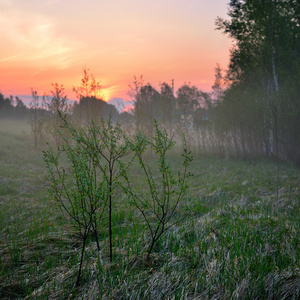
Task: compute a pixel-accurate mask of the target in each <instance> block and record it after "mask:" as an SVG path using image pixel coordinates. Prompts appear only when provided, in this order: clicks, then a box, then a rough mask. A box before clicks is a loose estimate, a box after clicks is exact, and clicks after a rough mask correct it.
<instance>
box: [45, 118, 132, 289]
mask: <svg viewBox="0 0 300 300" xmlns="http://www.w3.org/2000/svg"><path fill="white" fill-rule="evenodd" d="M62 119H63V121H64V125H63V126H62V127H63V129H65V130H64V131H67V132H68V133H69V136H70V137H69V138H67V137H66V135H65V134H64V135H62V134H61V133H59V134H61V137H62V139H63V141H64V143H63V145H62V146H61V147H60V148H58V151H57V152H54V151H53V149H52V148H51V147H49V149H48V151H45V152H44V161H45V162H46V165H47V169H48V174H49V177H50V181H51V185H50V188H49V192H50V195H51V196H52V197H53V198H54V200H55V201H56V202H57V203H58V204H59V206H60V207H61V209H62V210H63V211H64V212H65V213H66V214H67V216H68V217H69V219H70V220H71V221H72V224H73V226H74V227H75V228H76V230H77V231H78V232H79V233H80V236H81V238H82V240H83V245H82V252H81V258H80V266H79V271H78V277H77V284H79V279H80V273H81V268H82V262H83V257H84V251H85V246H86V240H87V238H88V236H89V235H90V234H91V233H93V234H94V235H95V239H96V243H97V249H98V251H99V250H100V246H99V239H98V231H99V228H98V227H99V223H100V220H101V218H102V216H103V215H104V213H105V212H106V207H107V206H108V220H109V224H108V228H109V245H110V247H109V249H110V261H112V248H113V245H112V207H113V206H112V205H113V194H114V191H115V189H116V187H117V185H118V179H119V177H120V172H118V169H119V164H121V162H120V158H122V157H123V156H125V155H127V154H128V153H129V152H130V149H129V146H128V144H127V142H126V139H125V138H123V132H122V130H121V127H120V125H119V124H113V123H112V121H111V120H110V119H109V120H108V121H104V120H102V121H101V122H100V125H96V124H95V123H94V122H93V121H91V123H90V124H89V126H88V128H87V130H84V129H83V128H79V129H76V128H75V127H74V126H72V125H71V124H70V123H69V122H68V121H67V120H66V118H65V117H63V118H62ZM62 154H65V156H66V162H67V163H66V166H64V165H63V163H62V161H61V156H62ZM122 165H123V169H124V164H122Z"/></svg>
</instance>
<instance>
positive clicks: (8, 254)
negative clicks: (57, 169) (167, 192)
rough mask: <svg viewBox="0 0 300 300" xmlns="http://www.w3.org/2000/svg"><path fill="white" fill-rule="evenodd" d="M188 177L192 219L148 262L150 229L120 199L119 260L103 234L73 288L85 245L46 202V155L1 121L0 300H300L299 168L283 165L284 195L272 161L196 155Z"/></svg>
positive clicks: (19, 124)
mask: <svg viewBox="0 0 300 300" xmlns="http://www.w3.org/2000/svg"><path fill="white" fill-rule="evenodd" d="M170 159H171V160H173V161H174V163H176V160H177V157H176V155H175V154H173V156H172V157H170ZM190 171H191V172H192V173H193V174H194V175H193V176H192V177H190V178H189V184H190V191H189V194H188V197H186V199H185V201H187V202H188V204H189V207H190V213H189V215H188V217H186V218H185V219H184V220H183V221H182V222H180V223H178V224H175V225H174V226H173V227H171V228H170V229H169V230H168V231H167V232H165V235H163V236H162V238H161V239H159V240H158V242H157V243H156V245H155V248H154V250H153V252H152V254H151V259H150V260H148V259H147V258H146V248H147V241H148V233H147V227H146V226H145V224H144V222H143V220H142V218H141V216H140V214H139V213H138V212H137V210H136V209H135V208H134V207H133V206H131V205H130V203H129V202H128V201H126V197H124V195H123V193H122V192H121V191H117V194H116V199H117V200H116V201H115V203H114V209H113V216H112V219H113V245H114V248H113V261H112V262H110V260H109V245H108V244H109V243H108V235H107V227H106V226H103V230H101V232H100V251H97V247H96V243H95V240H94V239H93V237H90V238H89V240H88V244H87V249H86V253H85V258H84V269H83V274H82V279H81V284H80V285H79V286H75V281H76V275H77V269H78V265H79V258H80V249H81V246H80V243H81V242H80V240H79V239H78V237H77V235H76V232H74V229H73V228H72V227H71V226H70V223H69V222H68V221H67V220H66V218H65V217H64V215H63V212H62V211H61V210H60V209H59V207H58V206H57V205H56V204H55V203H54V201H53V199H51V197H49V195H48V193H47V188H48V187H49V184H50V182H49V180H48V177H47V171H46V168H45V163H44V162H43V154H42V151H41V150H39V151H36V150H34V143H33V138H32V137H31V135H30V131H29V127H28V125H27V124H26V122H23V121H7V120H0V259H1V260H0V298H1V299H299V298H300V238H299V236H300V234H299V232H300V230H299V229H300V190H299V189H300V169H298V168H296V167H294V166H292V165H289V164H287V163H284V162H280V173H279V186H278V194H277V165H276V162H274V161H268V160H248V161H242V160H224V159H215V158H204V157H198V156H194V160H193V162H192V164H191V166H190ZM133 174H136V176H137V177H138V176H139V172H138V170H134V171H133ZM137 180H138V179H137ZM105 221H106V220H104V223H105Z"/></svg>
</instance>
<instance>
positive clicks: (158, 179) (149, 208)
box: [123, 121, 193, 259]
mask: <svg viewBox="0 0 300 300" xmlns="http://www.w3.org/2000/svg"><path fill="white" fill-rule="evenodd" d="M154 132H155V136H154V137H153V141H152V142H151V141H149V140H148V139H147V137H146V136H145V135H144V134H142V133H141V132H139V133H138V134H137V135H136V136H135V140H134V141H133V142H132V143H131V149H132V151H133V153H134V154H135V156H136V157H137V160H138V162H139V165H140V167H141V168H142V170H143V171H144V176H145V178H146V182H147V186H148V191H147V192H146V191H144V190H143V191H142V192H141V193H138V192H137V191H136V189H135V188H134V186H133V183H132V182H131V180H130V179H129V177H128V176H127V173H126V172H123V177H124V179H125V181H126V186H123V188H124V191H125V193H126V194H127V195H128V196H129V198H130V199H131V201H132V204H133V205H134V206H135V207H137V209H138V210H139V211H140V212H141V214H142V216H143V218H144V220H145V222H146V224H147V227H148V230H149V232H150V236H151V241H150V244H149V247H148V250H147V251H148V259H149V256H150V254H151V252H152V249H153V247H154V245H155V243H156V242H157V241H158V239H159V238H160V237H161V236H162V235H163V233H164V232H166V231H167V230H168V229H170V228H171V227H172V226H174V225H175V224H177V223H178V222H179V221H181V220H182V219H184V218H185V217H186V215H187V214H186V213H184V214H183V216H177V218H175V215H176V214H177V213H178V209H179V206H180V204H181V202H182V200H183V198H184V196H185V195H186V193H187V190H188V184H187V182H186V179H187V177H188V176H190V173H188V172H187V168H188V166H189V164H190V163H191V161H192V160H193V158H192V155H191V152H190V151H188V149H187V146H186V142H185V141H184V147H183V154H182V156H183V158H184V161H183V170H182V173H181V172H180V171H179V172H178V174H177V175H175V174H174V171H172V168H171V166H170V164H169V163H168V161H167V153H168V151H170V149H171V148H172V147H173V146H174V145H175V142H174V141H172V140H171V139H170V138H169V136H168V134H167V132H166V130H163V129H161V128H160V127H159V125H158V123H157V122H156V121H155V122H154ZM148 146H150V147H151V149H152V150H153V151H154V153H155V156H156V158H157V167H158V173H159V175H158V176H154V174H153V171H152V169H151V166H150V164H149V163H148V162H147V161H146V159H145V158H144V153H145V151H146V150H147V147H148Z"/></svg>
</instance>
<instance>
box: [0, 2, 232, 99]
mask: <svg viewBox="0 0 300 300" xmlns="http://www.w3.org/2000/svg"><path fill="white" fill-rule="evenodd" d="M228 2H229V1H228V0H114V1H112V0H85V1H83V0H72V1H68V0H43V1H40V0H26V1H24V0H0V40H1V47H0V92H2V93H3V94H4V95H5V96H9V95H11V94H12V95H14V96H17V95H19V96H21V98H22V95H30V90H31V88H34V89H35V90H37V91H38V92H39V93H40V94H43V93H44V92H46V93H49V92H50V90H51V83H52V82H53V83H54V82H57V83H59V84H64V86H65V89H66V92H67V95H68V97H69V98H70V99H75V95H74V93H73V92H72V86H78V85H79V84H80V79H81V77H82V73H83V72H82V68H83V67H86V68H88V69H90V71H91V73H93V74H94V76H95V78H96V80H98V81H100V83H101V85H102V87H103V94H104V96H105V98H106V100H109V99H111V98H114V97H119V98H123V99H125V100H130V99H129V97H128V96H127V92H128V90H129V87H128V85H129V84H131V83H132V80H133V76H134V75H137V76H140V75H143V76H144V79H145V82H150V83H151V84H152V85H154V86H155V87H156V88H159V82H163V81H166V82H169V83H171V79H174V80H175V88H178V87H180V86H181V85H182V84H183V83H184V82H191V84H193V85H196V86H197V87H198V88H200V89H202V90H205V91H209V90H210V87H211V86H212V84H213V80H214V68H215V66H216V63H220V65H221V67H223V68H226V67H227V63H228V57H229V48H230V45H231V42H230V40H229V39H228V37H226V36H224V35H223V34H221V32H220V31H216V30H214V28H215V25H214V21H215V19H216V17H217V16H222V17H226V12H227V3H228Z"/></svg>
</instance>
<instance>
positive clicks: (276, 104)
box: [0, 0, 300, 165]
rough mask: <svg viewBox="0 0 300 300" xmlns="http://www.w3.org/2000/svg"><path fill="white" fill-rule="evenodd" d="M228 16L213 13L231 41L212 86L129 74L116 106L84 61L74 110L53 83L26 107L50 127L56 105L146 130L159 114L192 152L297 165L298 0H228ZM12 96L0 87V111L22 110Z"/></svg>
mask: <svg viewBox="0 0 300 300" xmlns="http://www.w3.org/2000/svg"><path fill="white" fill-rule="evenodd" d="M228 16H229V19H222V18H217V19H216V29H218V30H220V31H222V32H223V33H224V34H226V35H228V36H229V37H230V38H231V39H232V41H233V47H232V49H231V51H230V62H229V66H228V68H227V69H226V70H222V69H221V67H220V66H219V65H217V67H216V70H215V82H214V85H213V87H212V92H211V93H207V92H203V91H201V90H199V89H198V88H197V87H196V86H194V85H191V84H190V83H184V84H183V85H182V86H181V87H179V89H178V90H177V92H176V95H175V93H174V84H173V83H172V84H171V83H167V82H163V83H161V84H160V85H159V89H156V88H154V87H153V85H152V84H150V83H145V82H144V79H143V77H142V76H141V77H134V80H133V83H132V84H131V85H130V86H129V87H130V90H129V92H128V95H129V96H130V98H131V100H132V103H133V109H132V111H131V113H125V112H124V113H122V114H119V113H118V111H117V110H116V108H115V107H114V106H112V105H109V104H107V103H106V102H105V101H103V100H102V96H101V85H100V84H99V82H97V81H96V80H95V78H94V76H93V75H92V74H90V73H89V70H88V69H84V70H83V71H84V74H83V78H82V80H81V85H80V86H79V87H74V88H73V90H74V92H75V93H76V95H77V98H78V100H79V101H78V102H77V103H75V104H74V106H73V107H72V110H71V109H70V106H69V105H67V101H66V96H65V94H64V90H63V86H59V85H58V84H54V85H53V91H51V95H50V96H47V97H46V98H45V96H43V97H42V98H43V100H42V101H40V100H38V97H39V96H38V95H37V94H35V92H33V94H32V97H33V102H32V103H33V104H31V105H30V107H29V111H30V112H31V114H30V115H31V120H34V122H33V123H34V126H36V125H37V124H38V120H39V118H40V117H41V119H43V118H42V115H48V117H49V116H51V118H50V119H52V120H53V122H50V124H52V129H51V132H52V133H53V135H54V134H55V132H56V131H57V128H58V127H57V126H59V121H58V119H57V116H58V114H57V111H58V110H61V111H63V112H65V113H66V112H68V114H69V115H70V116H72V118H73V119H74V120H76V122H77V123H78V124H85V123H88V121H89V120H90V119H93V120H99V119H100V118H101V117H102V118H103V117H104V118H108V116H111V118H112V121H115V120H118V121H119V122H121V123H122V126H124V128H128V130H131V129H133V131H136V130H140V131H142V132H143V133H144V134H146V135H147V136H149V137H151V136H153V130H154V129H153V126H152V124H153V120H157V121H158V122H159V124H161V125H162V126H163V127H164V128H165V129H167V130H168V132H169V133H170V134H172V133H173V134H176V133H178V132H184V133H185V134H186V135H187V137H188V141H189V143H190V144H191V145H193V147H194V152H195V153H197V152H198V153H201V154H213V155H219V156H222V157H239V158H247V157H276V158H277V159H283V160H287V161H290V162H293V163H294V164H296V165H300V101H299V98H300V82H299V78H300V4H299V2H298V1H295V0H263V1H261V0H251V1H250V0H231V1H230V3H229V4H228ZM45 99H47V101H46V102H45V103H47V104H46V106H43V104H42V103H43V101H45ZM39 101H40V102H39ZM12 102H13V100H12V97H11V98H8V99H5V98H4V97H3V95H1V97H0V116H2V117H3V116H4V115H9V114H14V115H15V116H17V115H22V113H23V112H24V111H25V110H26V107H24V105H23V103H22V101H21V100H20V99H17V98H16V105H15V106H13V105H12ZM38 102H39V104H38ZM62 103H63V106H61V105H62ZM67 107H68V108H67ZM45 109H46V110H45ZM27 110H28V109H27ZM32 116H33V117H32ZM55 120H56V121H55ZM41 123H42V122H41ZM48 124H49V122H48ZM55 124H56V125H55ZM41 126H42V125H41ZM47 126H48V127H49V125H47ZM126 126H127V127H126ZM38 127H39V126H36V128H38ZM50 127H51V126H50ZM37 135H38V130H37ZM57 143H59V141H57Z"/></svg>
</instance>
